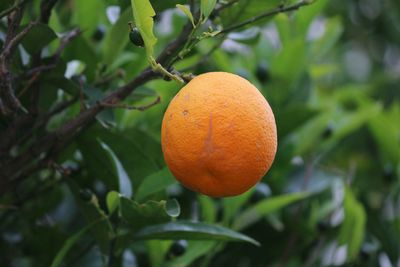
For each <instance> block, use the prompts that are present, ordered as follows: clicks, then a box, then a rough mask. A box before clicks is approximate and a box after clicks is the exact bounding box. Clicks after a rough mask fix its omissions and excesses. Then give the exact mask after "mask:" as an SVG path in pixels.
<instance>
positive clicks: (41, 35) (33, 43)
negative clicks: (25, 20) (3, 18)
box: [21, 24, 57, 55]
mask: <svg viewBox="0 0 400 267" xmlns="http://www.w3.org/2000/svg"><path fill="white" fill-rule="evenodd" d="M26 26H27V25H24V26H22V27H21V29H23V28H25V27H26ZM56 38H57V35H56V34H55V33H54V31H53V30H52V29H51V28H50V27H49V26H47V25H46V24H37V25H35V26H34V27H32V29H31V30H30V31H29V32H28V33H27V34H26V35H25V37H24V38H23V39H22V42H21V43H22V46H23V47H24V48H25V49H26V51H27V52H28V53H29V54H31V55H32V54H34V53H38V52H40V51H41V50H42V49H43V48H44V47H45V46H46V45H48V44H49V43H50V42H51V41H53V40H54V39H56Z"/></svg>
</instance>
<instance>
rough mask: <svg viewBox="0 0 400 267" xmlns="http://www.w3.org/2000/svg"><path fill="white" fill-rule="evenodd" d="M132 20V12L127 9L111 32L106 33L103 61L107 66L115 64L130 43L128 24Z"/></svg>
mask: <svg viewBox="0 0 400 267" xmlns="http://www.w3.org/2000/svg"><path fill="white" fill-rule="evenodd" d="M131 19H132V10H131V9H130V8H127V9H126V10H125V11H124V12H122V14H121V16H120V17H119V19H118V20H117V22H116V23H115V24H114V25H113V26H112V28H111V30H109V31H108V32H107V33H106V36H105V40H104V46H103V60H104V63H105V64H107V65H111V64H112V63H113V62H115V61H116V60H117V59H118V58H119V56H120V54H121V52H122V50H123V49H124V47H125V46H126V44H127V43H128V42H129V38H128V35H129V29H128V22H129V21H130V20H131Z"/></svg>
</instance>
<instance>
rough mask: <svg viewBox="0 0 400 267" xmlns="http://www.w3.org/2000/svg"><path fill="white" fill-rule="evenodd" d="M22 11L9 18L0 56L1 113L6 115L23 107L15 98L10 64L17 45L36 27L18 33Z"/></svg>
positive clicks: (34, 23) (31, 26)
mask: <svg viewBox="0 0 400 267" xmlns="http://www.w3.org/2000/svg"><path fill="white" fill-rule="evenodd" d="M22 13H23V12H22V10H21V9H20V8H18V9H17V10H16V11H15V12H14V13H12V14H10V16H9V17H8V30H7V36H6V40H5V43H4V49H3V51H2V52H1V54H0V98H1V100H2V101H1V111H2V113H3V114H4V115H8V114H12V113H13V112H14V111H16V110H18V109H19V108H20V107H21V103H20V102H19V100H18V98H16V97H15V94H14V90H13V88H12V74H11V72H10V64H11V63H10V62H11V58H12V55H13V52H14V51H15V49H16V47H17V45H18V44H19V43H20V42H21V40H22V38H24V37H25V35H26V34H28V32H29V31H30V30H31V29H32V28H33V26H35V25H36V22H31V23H29V24H28V26H27V27H25V28H24V29H23V30H22V31H21V32H20V33H18V34H17V33H16V31H17V29H18V27H19V25H20V23H21V19H22Z"/></svg>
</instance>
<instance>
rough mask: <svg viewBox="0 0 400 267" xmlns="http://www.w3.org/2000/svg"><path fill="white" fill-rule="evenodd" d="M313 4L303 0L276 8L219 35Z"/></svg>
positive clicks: (231, 27)
mask: <svg viewBox="0 0 400 267" xmlns="http://www.w3.org/2000/svg"><path fill="white" fill-rule="evenodd" d="M312 3H314V1H313V0H302V1H300V2H298V3H296V4H293V5H289V6H280V7H278V8H276V9H273V10H270V11H267V12H265V13H263V14H260V15H258V16H255V17H252V18H250V19H248V20H245V21H243V22H240V23H237V24H234V25H232V26H229V27H227V28H225V29H223V30H222V31H221V32H220V33H218V35H220V34H225V33H228V32H231V31H233V30H236V29H239V28H242V27H244V26H246V25H248V24H251V23H254V22H256V21H259V20H262V19H265V18H267V17H270V16H273V15H276V14H279V13H284V12H289V11H293V10H297V9H299V8H301V7H303V6H307V5H310V4H312Z"/></svg>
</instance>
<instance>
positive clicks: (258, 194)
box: [250, 183, 271, 203]
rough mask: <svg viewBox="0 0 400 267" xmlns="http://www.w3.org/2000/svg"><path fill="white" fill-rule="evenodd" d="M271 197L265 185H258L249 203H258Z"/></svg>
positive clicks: (269, 190)
mask: <svg viewBox="0 0 400 267" xmlns="http://www.w3.org/2000/svg"><path fill="white" fill-rule="evenodd" d="M269 196H271V189H270V188H269V186H268V185H267V184H266V183H258V184H257V185H256V188H255V190H254V192H253V194H252V196H251V197H250V201H251V202H253V203H254V202H258V201H261V200H264V199H266V198H267V197H269Z"/></svg>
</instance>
